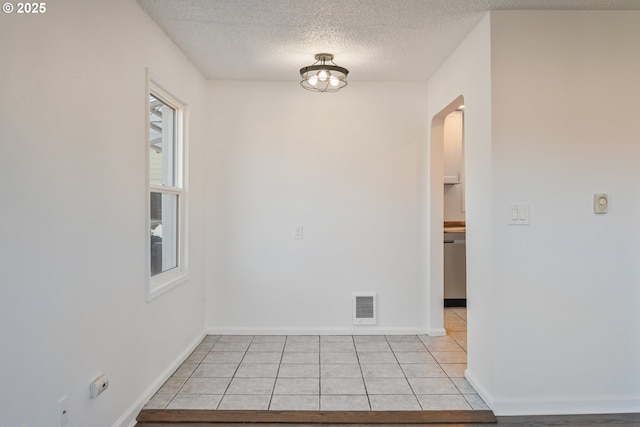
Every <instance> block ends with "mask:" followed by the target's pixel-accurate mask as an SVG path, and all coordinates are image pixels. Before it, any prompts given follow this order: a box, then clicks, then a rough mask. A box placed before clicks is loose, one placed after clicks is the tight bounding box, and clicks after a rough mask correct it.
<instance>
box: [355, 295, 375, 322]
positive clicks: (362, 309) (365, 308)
mask: <svg viewBox="0 0 640 427" xmlns="http://www.w3.org/2000/svg"><path fill="white" fill-rule="evenodd" d="M353 324H354V325H375V324H376V294H375V293H373V292H367V293H364V292H358V293H354V294H353Z"/></svg>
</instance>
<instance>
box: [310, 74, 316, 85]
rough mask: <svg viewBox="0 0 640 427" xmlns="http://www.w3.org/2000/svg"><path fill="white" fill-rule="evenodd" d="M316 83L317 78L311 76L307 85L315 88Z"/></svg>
mask: <svg viewBox="0 0 640 427" xmlns="http://www.w3.org/2000/svg"><path fill="white" fill-rule="evenodd" d="M316 83H318V76H317V75H314V76H311V78H310V79H309V84H310V85H311V86H315V85H316Z"/></svg>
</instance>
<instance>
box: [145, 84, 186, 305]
mask: <svg viewBox="0 0 640 427" xmlns="http://www.w3.org/2000/svg"><path fill="white" fill-rule="evenodd" d="M183 110H184V107H183V106H182V105H181V104H180V103H179V102H178V101H177V100H175V99H174V98H173V97H171V96H170V95H169V94H167V93H166V92H164V91H163V90H162V89H161V88H159V87H158V86H156V85H155V84H151V85H150V91H149V132H148V134H149V138H148V148H149V154H148V170H149V176H148V179H149V282H150V285H149V291H150V293H149V296H150V297H151V298H153V297H154V296H156V295H157V294H160V293H162V292H164V291H165V290H168V289H170V288H172V287H173V286H175V285H177V284H179V283H181V282H182V281H183V280H184V279H185V276H186V268H185V262H184V261H185V259H184V230H185V226H184V212H185V208H184V205H185V195H184V187H183V182H184V179H183V178H184V177H183V173H184V171H183V149H184V147H183V123H182V122H183V119H184V117H183V116H184V111H183Z"/></svg>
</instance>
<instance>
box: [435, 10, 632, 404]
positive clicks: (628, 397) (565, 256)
mask: <svg viewBox="0 0 640 427" xmlns="http://www.w3.org/2000/svg"><path fill="white" fill-rule="evenodd" d="M639 20H640V14H639V13H637V12H531V11H527V12H495V13H492V14H491V16H490V17H489V18H487V19H485V21H483V22H482V23H481V24H480V25H479V26H478V28H476V30H475V31H474V33H472V34H471V35H470V36H469V37H468V38H467V40H466V41H465V42H464V43H463V44H462V45H461V46H460V48H459V49H458V50H457V51H456V53H455V54H454V55H453V56H452V57H451V58H450V59H449V60H448V61H447V63H446V64H445V65H444V66H443V67H442V68H441V69H440V70H439V72H438V73H437V75H436V76H434V78H432V79H431V80H430V81H429V86H428V94H429V100H430V101H429V113H430V116H433V115H434V114H436V113H437V112H438V111H440V110H441V109H442V108H444V107H445V106H447V104H448V103H449V102H451V100H452V99H454V98H455V97H456V96H458V95H460V94H462V95H464V99H465V105H466V108H465V149H466V153H465V154H466V155H465V160H466V172H467V183H468V187H467V205H466V207H467V260H468V270H467V271H468V276H467V277H468V292H469V295H468V303H469V308H468V319H469V324H468V327H469V329H468V340H469V343H468V348H469V355H468V356H469V357H468V360H469V364H468V369H467V372H466V376H467V378H468V379H469V380H470V381H471V382H472V383H473V384H474V386H475V387H476V389H477V390H478V391H479V392H480V393H481V394H482V396H483V397H484V398H485V400H487V402H488V403H489V405H490V406H491V408H492V409H493V410H494V412H495V413H496V414H498V415H509V414H568V413H598V412H638V411H639V410H640V403H639V397H640V390H639V386H638V385H639V384H640V381H639V380H640V378H639V376H640V371H638V369H637V366H638V365H637V360H638V357H639V355H640V344H639V343H638V341H637V340H636V339H634V338H632V337H636V336H638V334H639V332H640V331H639V329H640V324H639V322H638V316H637V311H638V303H639V301H640V298H639V297H640V288H638V286H637V283H638V281H639V278H640V277H639V276H640V274H639V273H640V271H639V270H640V267H638V263H637V260H635V258H634V254H636V253H638V243H639V241H640V239H639V238H640V233H639V226H638V224H637V221H635V220H636V218H637V217H638V211H639V209H640V201H639V199H638V197H637V184H638V180H639V177H640V176H639V172H638V164H637V159H638V157H639V154H640V146H639V145H638V143H637V142H638V140H639V138H640V128H638V126H637V118H638V116H639V115H640V107H639V106H638V105H637V104H635V103H634V102H633V101H632V100H634V99H636V98H638V95H640V80H638V78H637V72H636V71H637V70H638V69H639V66H640V53H639V51H638V49H637V46H638V41H639V40H640V25H639V24H640V21H639ZM488 29H490V36H491V38H490V42H489V38H488V32H487V30H488ZM489 46H490V48H491V51H490V52H491V53H490V54H489V50H488V47H489ZM488 58H491V63H490V68H489V67H488V64H487V60H488ZM489 69H490V76H491V81H490V82H488V81H487V80H486V78H487V76H488V75H489V74H488V72H487V71H488V70H489ZM634 70H635V71H634ZM430 143H431V146H430V149H431V153H432V154H433V153H434V152H435V153H436V154H437V151H438V150H437V147H436V148H434V147H433V141H430ZM433 173H434V172H433V171H431V174H432V176H431V179H432V180H435V179H436V178H437V176H435V175H433ZM435 190H436V189H435V188H432V193H431V195H430V198H431V200H432V201H433V200H436V201H437V200H438V196H437V194H435V193H434V192H435ZM598 192H607V193H609V195H610V200H611V206H610V212H609V214H607V215H604V216H596V215H594V214H593V208H592V200H593V199H592V196H593V194H594V193H598ZM434 194H435V195H434ZM507 203H528V204H530V206H531V225H530V226H528V227H526V226H507V225H506V212H507V209H506V206H507ZM437 212H438V205H437V204H436V206H435V207H434V209H433V210H432V211H431V217H430V223H429V224H431V226H432V233H431V236H432V239H431V241H432V242H435V241H436V240H437V238H436V237H433V236H435V234H436V232H437V230H436V228H437V224H438V222H439V219H438V218H437ZM434 218H435V219H434ZM433 230H436V231H435V232H434V231H433ZM434 245H435V244H434ZM436 249H437V248H436V247H434V249H433V250H432V253H436ZM429 259H430V262H432V263H433V262H434V258H433V256H432V257H430V258H429ZM436 261H437V259H436ZM433 266H434V265H433V264H432V266H431V267H432V268H431V278H432V280H431V296H432V297H433V296H434V295H436V296H437V295H438V292H439V289H438V280H437V277H435V279H434V275H435V274H437V268H433ZM435 266H436V267H437V263H436V265H435ZM432 300H433V299H432ZM431 307H432V310H431V317H432V318H433V317H434V316H435V315H437V312H436V309H437V307H434V306H433V305H432V306H431Z"/></svg>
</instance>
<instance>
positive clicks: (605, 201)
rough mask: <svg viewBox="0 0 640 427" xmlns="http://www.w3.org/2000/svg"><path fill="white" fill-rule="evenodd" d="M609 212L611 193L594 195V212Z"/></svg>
mask: <svg viewBox="0 0 640 427" xmlns="http://www.w3.org/2000/svg"><path fill="white" fill-rule="evenodd" d="M607 212H609V195H608V194H606V193H597V194H594V195H593V213H595V214H606V213H607Z"/></svg>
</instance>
